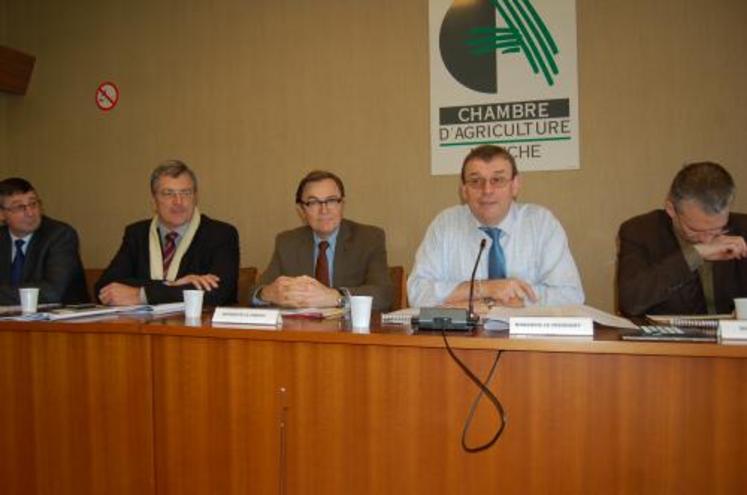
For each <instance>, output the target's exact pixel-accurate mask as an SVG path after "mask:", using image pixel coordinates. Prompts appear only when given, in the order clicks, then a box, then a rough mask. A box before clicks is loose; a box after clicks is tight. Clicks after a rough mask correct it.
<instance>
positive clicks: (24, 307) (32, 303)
mask: <svg viewBox="0 0 747 495" xmlns="http://www.w3.org/2000/svg"><path fill="white" fill-rule="evenodd" d="M18 292H19V294H20V297H21V312H22V313H36V309H37V305H38V302H39V289H38V288H37V287H24V288H22V289H18Z"/></svg>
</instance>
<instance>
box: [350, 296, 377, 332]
mask: <svg viewBox="0 0 747 495" xmlns="http://www.w3.org/2000/svg"><path fill="white" fill-rule="evenodd" d="M372 304H373V297H372V296H352V297H351V298H350V313H351V319H352V320H353V328H354V329H365V328H369V326H370V324H371V305H372Z"/></svg>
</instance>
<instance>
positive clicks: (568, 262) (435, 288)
mask: <svg viewBox="0 0 747 495" xmlns="http://www.w3.org/2000/svg"><path fill="white" fill-rule="evenodd" d="M480 227H481V224H480V222H479V221H478V220H477V219H476V218H475V217H474V215H472V212H471V211H470V209H469V207H468V206H467V205H459V206H452V207H450V208H447V209H446V210H444V211H442V212H441V213H439V214H438V216H437V217H436V218H435V219H434V220H433V222H431V224H430V226H429V227H428V230H427V231H426V233H425V237H424V238H423V242H422V243H421V244H420V247H419V248H418V251H417V254H416V255H415V266H414V267H413V270H412V273H411V274H410V277H409V278H408V280H407V295H408V297H409V300H410V304H411V305H412V306H414V307H423V306H435V305H439V304H442V303H443V302H444V300H445V299H446V297H448V295H449V294H451V293H452V292H453V291H454V289H455V288H456V287H457V286H458V285H459V284H460V283H462V282H464V281H468V280H469V279H470V276H471V275H472V268H473V266H474V264H475V260H476V259H477V253H478V251H479V250H480V242H481V241H482V240H483V239H486V240H487V244H486V246H485V252H484V253H483V255H482V257H481V258H480V264H479V266H478V267H477V274H476V278H477V279H478V280H480V279H482V280H485V279H487V278H488V259H487V258H488V253H489V252H490V246H491V244H492V243H491V240H490V237H489V236H488V235H487V234H486V233H484V232H482V231H481V230H480ZM488 227H498V228H500V229H501V230H502V231H503V235H502V236H501V247H502V248H503V251H504V253H505V256H506V271H507V277H509V278H518V279H521V280H523V281H525V282H527V283H528V284H530V285H531V286H532V288H533V289H534V292H535V293H536V294H537V297H538V304H541V305H558V304H582V303H583V302H584V290H583V288H582V287H581V277H580V276H579V273H578V268H576V263H575V262H574V261H573V256H571V251H570V249H569V248H568V239H567V238H566V235H565V230H563V226H562V225H560V222H558V220H557V219H556V218H555V216H553V214H552V213H551V212H550V211H549V210H547V209H546V208H543V207H541V206H538V205H533V204H522V203H516V202H514V203H512V205H511V207H510V209H509V211H508V214H507V215H506V218H504V219H503V221H502V222H501V223H500V224H498V225H488ZM525 303H526V304H530V301H525Z"/></svg>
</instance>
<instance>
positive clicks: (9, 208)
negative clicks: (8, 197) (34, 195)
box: [3, 200, 41, 214]
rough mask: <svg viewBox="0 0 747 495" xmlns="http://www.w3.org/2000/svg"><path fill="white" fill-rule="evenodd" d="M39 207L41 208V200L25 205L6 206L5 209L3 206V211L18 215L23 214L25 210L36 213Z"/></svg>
mask: <svg viewBox="0 0 747 495" xmlns="http://www.w3.org/2000/svg"><path fill="white" fill-rule="evenodd" d="M40 207H41V200H37V201H30V202H28V203H26V204H25V205H24V204H20V205H13V206H7V207H6V206H3V210H5V211H9V212H11V213H14V214H18V213H25V212H26V210H29V211H36V210H38V209H39V208H40Z"/></svg>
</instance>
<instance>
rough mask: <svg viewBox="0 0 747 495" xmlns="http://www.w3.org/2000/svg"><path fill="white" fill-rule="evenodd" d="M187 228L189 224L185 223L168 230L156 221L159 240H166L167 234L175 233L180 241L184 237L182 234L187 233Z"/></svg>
mask: <svg viewBox="0 0 747 495" xmlns="http://www.w3.org/2000/svg"><path fill="white" fill-rule="evenodd" d="M188 228H189V222H185V223H184V224H182V225H180V226H178V227H177V228H175V229H169V228H167V227H165V226H164V225H163V224H162V223H161V221H160V220H159V221H158V233H159V234H160V235H161V239H164V238H166V234H168V233H169V232H176V233H177V234H179V239H181V238H182V237H184V233H185V232H186V231H187V229H188Z"/></svg>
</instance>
